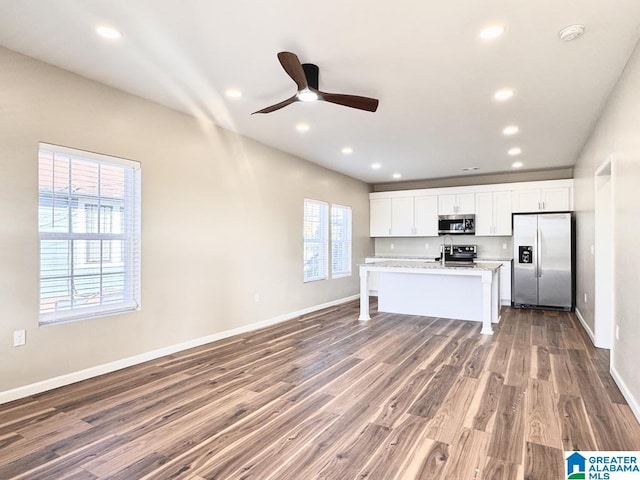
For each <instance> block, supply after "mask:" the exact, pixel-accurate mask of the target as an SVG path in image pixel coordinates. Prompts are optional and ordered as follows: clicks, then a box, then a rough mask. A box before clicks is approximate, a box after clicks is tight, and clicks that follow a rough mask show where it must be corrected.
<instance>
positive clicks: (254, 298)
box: [253, 293, 260, 303]
mask: <svg viewBox="0 0 640 480" xmlns="http://www.w3.org/2000/svg"><path fill="white" fill-rule="evenodd" d="M253 301H254V302H256V303H258V302H259V301H260V294H259V293H254V294H253Z"/></svg>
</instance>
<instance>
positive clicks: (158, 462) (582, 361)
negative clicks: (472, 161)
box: [0, 302, 640, 480]
mask: <svg viewBox="0 0 640 480" xmlns="http://www.w3.org/2000/svg"><path fill="white" fill-rule="evenodd" d="M357 308H358V304H357V303H356V302H352V303H349V304H345V305H343V306H341V307H337V308H333V309H329V310H324V311H322V312H319V313H316V314H314V315H309V316H305V317H301V318H298V319H295V320H292V321H289V322H285V323H282V324H279V325H277V326H274V327H271V328H268V329H264V330H261V331H257V332H253V333H251V334H247V335H243V336H241V337H234V338H230V339H226V340H223V341H220V342H216V343H213V344H209V345H206V346H203V347H200V348H197V349H193V350H189V351H186V352H182V353H180V354H176V355H171V356H169V357H164V358H161V359H159V360H156V361H153V362H149V363H146V364H143V365H140V366H136V367H132V368H129V369H125V370H121V371H118V372H115V373H111V374H108V375H104V376H102V377H98V378H95V379H91V380H87V381H84V382H81V383H77V384H75V385H71V386H68V387H64V388H60V389H58V390H55V391H51V392H47V393H43V394H40V395H36V396H34V397H30V398H27V399H23V400H20V401H17V402H13V403H11V404H7V405H4V406H0V479H10V478H11V479H12V478H16V479H18V478H24V479H29V480H36V479H44V478H46V479H55V480H61V479H97V478H99V479H106V478H109V479H135V480H140V479H153V480H156V479H168V478H185V479H186V478H190V479H224V480H227V479H285V480H310V479H333V480H348V479H359V480H362V479H367V480H369V479H371V480H373V479H380V480H393V479H397V480H411V479H428V480H439V479H442V480H445V479H446V480H481V479H492V480H507V479H527V480H533V479H543V480H555V479H561V478H562V476H563V449H564V450H640V427H639V426H638V423H637V421H636V420H635V418H634V416H633V414H632V413H631V411H630V409H629V407H628V406H627V404H626V403H625V401H624V399H623V397H622V395H621V394H620V392H619V391H618V389H617V387H616V386H615V384H614V383H613V381H612V379H611V377H610V375H609V374H608V355H607V351H604V350H596V349H594V348H593V347H591V344H590V343H589V340H588V339H587V338H586V337H585V335H584V333H583V331H582V329H581V327H580V326H579V324H578V323H577V321H576V319H575V317H574V316H573V315H572V314H569V313H558V312H544V311H534V310H514V309H510V308H504V309H503V318H502V322H501V324H500V325H499V326H498V328H497V329H496V330H497V331H496V334H495V335H494V336H484V335H480V334H479V331H480V324H478V323H473V322H463V321H454V320H443V319H434V318H426V317H412V316H402V315H391V314H382V313H375V315H374V316H373V318H372V320H371V321H369V322H366V323H363V322H358V320H357ZM372 311H376V310H375V304H374V305H373V308H372Z"/></svg>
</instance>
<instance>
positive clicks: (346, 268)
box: [331, 205, 351, 278]
mask: <svg viewBox="0 0 640 480" xmlns="http://www.w3.org/2000/svg"><path fill="white" fill-rule="evenodd" d="M348 275H351V208H350V207H344V206H342V205H331V276H332V277H333V278H338V277H346V276H348Z"/></svg>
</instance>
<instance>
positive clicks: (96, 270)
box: [38, 143, 141, 323]
mask: <svg viewBox="0 0 640 480" xmlns="http://www.w3.org/2000/svg"><path fill="white" fill-rule="evenodd" d="M38 161H39V167H38V173H39V177H38V178H39V181H38V192H39V193H38V194H39V202H38V222H39V228H38V230H39V235H40V322H41V323H53V322H59V321H68V320H75V319H80V318H90V317H95V316H102V315H106V314H113V313H117V312H121V311H126V310H133V309H136V308H138V307H139V305H140V217H141V215H140V164H139V163H137V162H132V161H129V160H124V159H120V158H115V157H109V156H106V155H100V154H95V153H91V152H83V151H80V150H74V149H70V148H66V147H60V146H57V145H49V144H44V143H41V144H40V148H39V154H38Z"/></svg>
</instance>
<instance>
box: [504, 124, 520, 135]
mask: <svg viewBox="0 0 640 480" xmlns="http://www.w3.org/2000/svg"><path fill="white" fill-rule="evenodd" d="M519 131H520V128H518V126H517V125H509V126H507V127H504V130H502V133H504V134H505V135H515V134H516V133H518V132H519Z"/></svg>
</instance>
